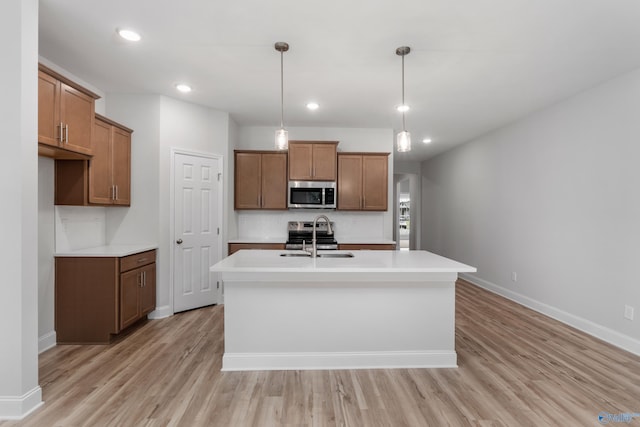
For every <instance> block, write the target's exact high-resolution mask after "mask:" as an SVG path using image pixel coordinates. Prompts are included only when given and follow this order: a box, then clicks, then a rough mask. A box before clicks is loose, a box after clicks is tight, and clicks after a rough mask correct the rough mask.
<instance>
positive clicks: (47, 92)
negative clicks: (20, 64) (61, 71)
mask: <svg viewBox="0 0 640 427" xmlns="http://www.w3.org/2000/svg"><path fill="white" fill-rule="evenodd" d="M59 102H60V82H59V81H58V80H57V79H55V78H53V77H51V76H50V75H48V74H45V73H43V72H42V71H39V72H38V142H39V143H41V144H47V145H51V146H54V147H57V146H58V143H59V142H60V117H59V114H58V113H59V108H58V105H59Z"/></svg>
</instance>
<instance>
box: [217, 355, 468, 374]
mask: <svg viewBox="0 0 640 427" xmlns="http://www.w3.org/2000/svg"><path fill="white" fill-rule="evenodd" d="M457 367H458V365H457V355H456V352H455V351H376V352H366V353H338V352H332V353H225V354H224V356H223V357H222V370H223V371H273V370H277V371H281V370H299V369H304V370H325V369H332V370H336V369H395V368H457Z"/></svg>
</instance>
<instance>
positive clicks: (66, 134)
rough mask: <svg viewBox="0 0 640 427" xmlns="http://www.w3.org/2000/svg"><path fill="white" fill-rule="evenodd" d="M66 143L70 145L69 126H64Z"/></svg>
mask: <svg viewBox="0 0 640 427" xmlns="http://www.w3.org/2000/svg"><path fill="white" fill-rule="evenodd" d="M64 142H65V144H68V143H69V125H64Z"/></svg>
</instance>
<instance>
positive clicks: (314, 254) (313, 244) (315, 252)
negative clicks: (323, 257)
mask: <svg viewBox="0 0 640 427" xmlns="http://www.w3.org/2000/svg"><path fill="white" fill-rule="evenodd" d="M320 218H322V219H324V221H325V222H326V223H327V234H328V235H332V234H333V229H332V228H331V222H330V221H329V218H327V216H326V215H318V216H317V217H316V219H314V220H313V235H312V238H311V257H312V258H317V257H318V242H317V240H316V228H317V226H318V220H319V219H320Z"/></svg>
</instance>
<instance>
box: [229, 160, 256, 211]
mask: <svg viewBox="0 0 640 427" xmlns="http://www.w3.org/2000/svg"><path fill="white" fill-rule="evenodd" d="M260 158H261V155H260V153H236V161H235V184H234V187H235V191H234V208H235V209H260V196H261V194H260V188H261V182H260V181H261V170H260V164H261V160H260Z"/></svg>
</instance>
